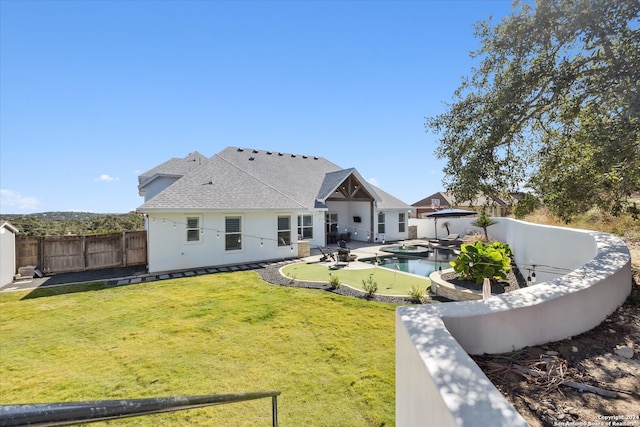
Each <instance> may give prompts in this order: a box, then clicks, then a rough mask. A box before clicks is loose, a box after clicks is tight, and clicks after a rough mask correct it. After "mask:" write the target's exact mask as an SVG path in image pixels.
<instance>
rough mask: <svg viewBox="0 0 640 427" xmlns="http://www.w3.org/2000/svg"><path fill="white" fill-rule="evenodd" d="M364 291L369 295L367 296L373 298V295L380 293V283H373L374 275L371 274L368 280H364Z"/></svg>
mask: <svg viewBox="0 0 640 427" xmlns="http://www.w3.org/2000/svg"><path fill="white" fill-rule="evenodd" d="M362 289H364V291H365V292H366V293H367V296H368V297H369V298H371V297H372V296H373V294H375V293H376V292H378V283H377V282H374V281H373V275H372V274H370V275H369V278H368V279H367V280H362Z"/></svg>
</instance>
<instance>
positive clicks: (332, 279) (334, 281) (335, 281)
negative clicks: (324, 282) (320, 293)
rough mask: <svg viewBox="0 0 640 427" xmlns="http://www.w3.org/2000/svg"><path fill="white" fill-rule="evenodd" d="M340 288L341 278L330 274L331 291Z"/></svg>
mask: <svg viewBox="0 0 640 427" xmlns="http://www.w3.org/2000/svg"><path fill="white" fill-rule="evenodd" d="M339 287H340V278H339V277H338V276H336V275H334V274H331V273H329V289H332V290H335V289H338V288H339Z"/></svg>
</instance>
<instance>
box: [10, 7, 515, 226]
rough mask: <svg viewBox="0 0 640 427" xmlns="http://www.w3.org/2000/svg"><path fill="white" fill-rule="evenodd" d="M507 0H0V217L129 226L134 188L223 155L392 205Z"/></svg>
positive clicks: (412, 186) (427, 177) (420, 172)
mask: <svg viewBox="0 0 640 427" xmlns="http://www.w3.org/2000/svg"><path fill="white" fill-rule="evenodd" d="M510 12H511V2H510V1H509V0H500V1H484V0H469V1H463V0H454V1H437V0H425V1H337V0H336V1H273V2H271V1H257V0H256V1H151V0H146V1H126V0H118V1H98V0H95V1H79V0H78V1H55V0H45V1H29V0H20V1H11V0H2V1H0V188H1V194H0V196H1V197H0V213H3V214H10V213H33V212H46V211H68V210H75V211H91V212H98V213H125V212H128V211H131V210H135V209H136V208H137V207H138V206H140V205H141V204H142V201H143V200H142V198H141V197H140V196H139V195H138V191H137V176H138V175H139V174H140V173H141V172H144V171H147V170H149V169H151V168H152V167H155V166H157V165H159V164H160V163H162V162H164V161H165V160H168V159H170V158H172V157H184V156H186V155H187V154H189V153H190V152H192V151H199V152H200V153H202V154H204V155H206V156H212V155H213V154H215V153H217V152H219V151H220V150H222V149H223V148H225V147H227V146H239V147H245V148H255V149H263V150H271V151H281V152H287V153H296V154H307V155H314V156H322V157H325V158H326V159H328V160H330V161H332V162H334V163H336V164H338V165H339V166H341V167H344V168H349V167H355V168H356V169H357V170H358V171H359V172H360V174H361V175H362V176H363V177H364V178H365V179H367V180H369V181H370V182H372V183H373V184H375V185H377V186H379V187H380V188H382V189H383V190H385V191H387V192H389V193H391V194H393V195H395V196H396V197H398V198H399V199H401V200H403V201H404V202H406V203H409V204H411V203H414V202H416V201H418V200H420V199H422V198H424V197H427V196H429V195H431V194H433V193H434V192H436V191H440V190H442V189H443V187H442V177H443V173H442V169H443V166H444V162H443V161H442V160H438V159H436V158H435V156H434V149H435V147H436V144H437V136H436V135H433V134H431V133H427V132H426V131H425V128H424V118H425V117H427V116H433V115H436V114H439V113H440V112H442V111H443V109H444V104H443V103H444V102H448V101H451V100H452V95H453V92H454V90H455V89H456V88H457V87H458V86H459V84H460V81H461V78H462V76H465V75H469V74H470V72H471V67H472V66H473V65H474V62H472V60H471V58H470V56H469V52H470V51H471V50H474V49H476V48H477V47H478V41H477V39H475V38H474V36H473V23H475V22H478V21H480V20H485V19H487V18H489V17H490V16H493V19H494V20H499V19H500V18H501V17H502V16H505V15H507V14H509V13H510Z"/></svg>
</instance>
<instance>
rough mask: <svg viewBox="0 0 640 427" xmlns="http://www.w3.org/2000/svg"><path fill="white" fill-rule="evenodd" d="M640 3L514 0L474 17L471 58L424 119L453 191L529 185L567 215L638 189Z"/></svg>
mask: <svg viewBox="0 0 640 427" xmlns="http://www.w3.org/2000/svg"><path fill="white" fill-rule="evenodd" d="M639 15H640V1H638V0H538V1H536V2H535V4H534V5H533V6H532V5H530V4H529V3H525V2H515V3H514V8H513V12H512V13H511V14H510V15H508V16H506V17H504V18H502V20H501V21H500V22H498V23H496V24H493V23H492V20H491V19H489V20H486V21H482V22H479V23H478V24H476V28H475V35H476V37H477V38H479V40H480V46H481V47H480V48H479V50H478V51H476V52H473V53H472V57H473V58H475V59H476V60H477V61H478V62H477V64H478V65H477V67H476V68H474V69H472V70H471V75H470V76H467V77H465V78H464V79H463V80H462V83H461V85H460V87H459V88H458V89H457V90H456V91H455V93H454V95H453V101H452V102H451V103H447V104H446V108H445V112H444V113H442V114H440V115H437V116H434V117H429V118H427V119H426V122H425V126H426V128H427V130H428V131H432V132H434V133H436V134H437V135H438V137H439V145H438V148H437V149H436V155H437V156H438V157H439V158H444V159H447V164H446V167H445V170H444V172H445V178H444V181H443V184H444V185H445V187H446V188H447V190H449V191H452V192H453V193H454V195H455V196H456V199H457V200H458V201H471V200H473V199H475V197H476V195H477V194H478V193H483V194H485V195H487V196H501V197H504V196H506V195H507V194H510V193H513V192H516V191H521V190H523V189H529V190H530V191H532V192H533V194H535V195H536V196H538V197H541V198H542V199H543V201H544V203H545V204H546V205H547V206H548V207H549V208H550V209H551V211H552V212H554V213H556V214H557V215H559V216H560V217H562V218H564V219H565V220H567V221H568V220H570V219H571V217H572V216H574V215H575V214H578V213H580V212H584V211H586V210H588V209H590V208H591V207H593V206H598V207H600V208H601V209H604V210H607V211H609V212H612V213H613V214H617V213H620V212H621V211H622V210H623V209H624V208H625V206H626V205H625V203H626V201H627V199H628V197H629V195H630V194H631V193H632V192H633V191H635V190H638V189H640V29H639V27H640V18H639Z"/></svg>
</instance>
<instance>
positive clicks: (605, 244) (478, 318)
mask: <svg viewBox="0 0 640 427" xmlns="http://www.w3.org/2000/svg"><path fill="white" fill-rule="evenodd" d="M495 219H496V220H497V221H498V224H496V225H493V226H491V227H490V228H489V230H490V234H491V236H492V237H493V238H494V239H496V240H500V241H504V242H507V243H509V245H510V246H511V247H512V249H513V252H514V254H515V261H516V263H517V264H518V265H519V267H520V268H521V269H523V267H525V268H524V270H525V271H526V267H529V266H530V265H533V264H535V265H536V275H537V277H538V279H539V280H538V283H537V284H536V285H534V286H530V287H528V288H525V289H520V290H517V291H514V292H509V293H507V294H501V295H495V296H492V297H491V298H490V299H488V300H482V301H468V302H455V303H445V304H436V305H425V306H410V307H398V309H397V311H396V423H397V425H399V426H421V427H422V426H478V425H491V426H519V425H526V422H525V421H524V419H523V418H522V417H521V416H520V414H518V413H517V411H516V410H515V409H514V408H513V407H512V405H511V404H510V403H509V402H508V401H507V400H506V399H505V398H504V397H503V396H502V394H501V393H500V392H499V391H498V390H497V389H496V388H495V387H494V386H493V384H492V383H491V381H489V379H488V378H487V377H486V376H485V375H484V373H483V372H482V371H481V369H480V368H479V367H478V366H477V365H476V364H475V363H474V362H473V360H472V359H471V358H470V357H469V356H468V354H483V353H502V352H508V351H513V350H517V349H520V348H523V347H526V346H531V345H538V344H543V343H545V342H550V341H557V340H561V339H565V338H568V337H570V336H573V335H577V334H580V333H582V332H585V331H588V330H590V329H592V328H594V327H595V326H597V325H598V324H600V323H601V322H602V321H603V320H604V319H605V318H606V317H607V316H608V315H609V314H611V313H612V312H613V311H614V310H615V309H616V308H617V307H618V306H620V305H621V304H622V303H623V302H624V300H625V299H626V298H627V296H628V295H629V293H630V291H631V257H630V255H629V251H628V249H627V247H626V246H625V245H624V242H623V241H622V240H621V239H620V238H618V237H616V236H613V235H610V234H606V233H596V232H588V231H583V230H575V229H569V228H559V227H551V226H541V225H535V224H530V223H526V222H522V221H517V220H513V219H507V218H495Z"/></svg>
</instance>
